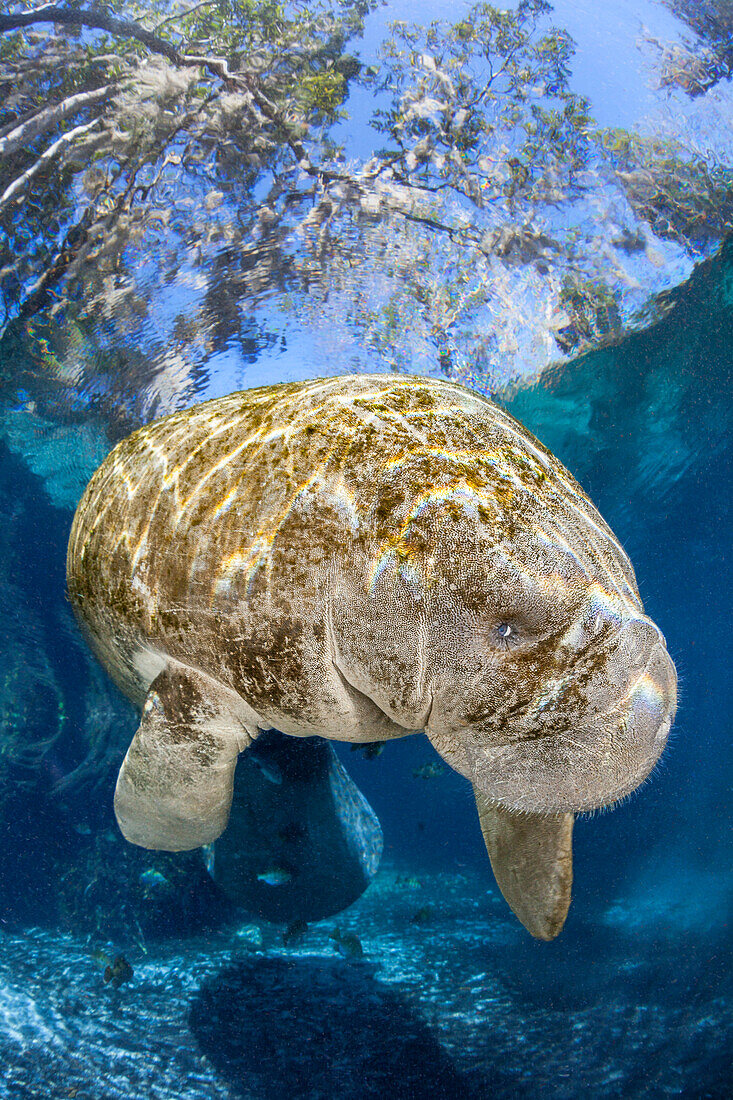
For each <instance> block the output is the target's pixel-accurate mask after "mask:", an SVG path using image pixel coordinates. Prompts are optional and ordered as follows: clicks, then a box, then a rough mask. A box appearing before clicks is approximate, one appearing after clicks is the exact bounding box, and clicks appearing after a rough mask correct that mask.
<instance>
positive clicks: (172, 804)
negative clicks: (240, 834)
mask: <svg viewBox="0 0 733 1100" xmlns="http://www.w3.org/2000/svg"><path fill="white" fill-rule="evenodd" d="M233 698H234V697H233V693H232V692H229V691H228V690H227V689H226V688H225V687H223V685H220V684H218V683H217V682H216V681H215V680H212V679H211V677H209V676H206V675H205V674H203V673H201V672H199V671H197V670H195V669H192V668H188V667H187V666H185V665H181V664H178V663H177V662H171V663H170V664H169V665H168V667H166V668H165V669H164V671H163V672H161V673H160V674H159V675H158V676H156V678H155V679H154V680H153V682H152V684H151V685H150V690H149V691H148V695H147V698H146V700H145V706H144V708H143V715H142V720H141V722H140V725H139V727H138V730H137V733H136V734H135V736H134V737H133V739H132V743H131V744H130V748H129V749H128V750H127V755H126V756H125V759H124V761H123V763H122V767H121V768H120V774H119V776H118V779H117V787H116V790H115V803H114V805H115V814H116V816H117V822H118V824H119V826H120V829H121V830H122V833H123V835H124V837H125V838H126V839H127V840H129V841H131V842H132V843H133V844H139V845H140V846H141V847H143V848H156V849H161V850H163V851H168V852H180V851H186V850H188V849H191V848H199V847H201V846H202V845H204V844H209V843H211V842H212V841H214V840H216V838H217V837H218V836H220V834H221V833H222V832H223V831H224V829H225V827H226V824H227V821H228V819H229V810H230V807H231V803H232V790H233V785H234V769H235V767H236V763H237V756H238V754H239V752H240V750H241V749H242V748H245V747H246V745H247V744H248V743H249V741H250V738H249V736H248V734H247V732H246V730H245V728H244V727H243V725H242V722H241V720H240V719H239V718H238V717H237V715H236V710H235V708H234V707H233V706H232V700H233Z"/></svg>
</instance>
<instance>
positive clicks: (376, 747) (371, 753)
mask: <svg viewBox="0 0 733 1100" xmlns="http://www.w3.org/2000/svg"><path fill="white" fill-rule="evenodd" d="M386 744H387V742H386V741H367V743H366V744H359V743H358V742H356V743H355V744H352V746H351V751H352V752H361V754H362V755H363V757H364V759H365V760H376V759H377V757H378V756H381V755H382V752H383V751H384V746H385V745H386Z"/></svg>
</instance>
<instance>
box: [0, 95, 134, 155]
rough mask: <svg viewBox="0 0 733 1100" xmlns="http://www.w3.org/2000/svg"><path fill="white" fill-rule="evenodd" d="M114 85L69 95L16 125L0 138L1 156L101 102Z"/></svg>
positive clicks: (12, 151) (8, 153)
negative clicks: (70, 116)
mask: <svg viewBox="0 0 733 1100" xmlns="http://www.w3.org/2000/svg"><path fill="white" fill-rule="evenodd" d="M113 87H114V84H105V85H104V87H102V88H95V89H94V91H91V92H79V94H78V95H72V96H69V97H68V99H64V100H63V101H62V102H61V103H55V104H54V105H53V106H52V107H47V108H46V109H45V110H44V111H39V113H38V114H36V115H33V117H32V118H30V119H28V120H27V121H26V122H23V123H22V124H21V125H20V126H16V127H15V129H14V130H11V131H10V133H8V134H7V135H6V136H5V137H3V138H0V157H8V156H10V154H11V153H14V152H15V151H16V150H17V149H20V148H22V147H23V146H24V145H27V144H28V142H31V141H34V140H35V138H37V137H39V136H40V135H41V134H45V133H46V131H47V130H51V129H53V127H54V126H56V125H57V123H59V122H62V121H63V119H65V118H67V117H68V116H69V115H75V114H77V113H78V112H79V111H81V110H82V109H83V108H84V107H89V106H91V104H93V103H97V102H99V100H100V99H104V97H105V96H106V95H107V93H108V92H110V91H111V90H112V88H113Z"/></svg>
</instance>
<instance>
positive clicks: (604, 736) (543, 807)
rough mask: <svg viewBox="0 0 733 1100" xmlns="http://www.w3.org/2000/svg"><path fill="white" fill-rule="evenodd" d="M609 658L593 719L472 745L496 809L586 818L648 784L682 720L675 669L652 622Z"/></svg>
mask: <svg viewBox="0 0 733 1100" xmlns="http://www.w3.org/2000/svg"><path fill="white" fill-rule="evenodd" d="M650 628H651V629H650ZM642 641H643V645H642ZM609 653H610V654H611V658H610V659H609V662H608V667H607V668H605V669H604V670H602V671H600V672H599V673H598V674H597V676H596V677H595V678H594V680H592V681H591V682H590V684H589V685H588V696H589V706H588V714H587V716H586V720H585V721H583V722H581V723H578V724H577V725H574V726H573V727H572V728H567V729H560V730H558V729H557V727H556V726H554V727H553V728H552V729H551V730H550V731H548V732H547V733H544V734H543V733H542V731H541V723H539V726H538V730H537V732H536V734H535V735H534V736H533V735H531V733H530V735H529V736H527V737H522V736H521V735H520V736H519V737H518V738H517V739H512V740H511V741H509V742H508V743H505V744H503V745H499V746H495V747H487V746H480V745H475V744H474V745H466V762H467V764H468V767H469V770H470V774H471V779H472V781H473V783H474V785H475V786H476V787H477V788H478V789H479V790H480V791H482V792H483V793H484V794H485V795H486V796H487V797H488V798H490V799H491V800H492V802H493V803H495V804H496V805H499V806H503V807H504V808H505V809H507V810H511V811H515V812H524V813H532V814H537V813H539V814H558V813H579V812H582V811H586V810H594V809H599V808H600V807H603V806H608V805H610V804H612V803H614V802H617V801H618V800H619V799H621V798H624V797H625V796H626V795H628V794H630V793H631V791H633V790H635V789H636V787H638V786H639V785H640V784H641V783H642V782H643V781H644V780H645V779H646V778H647V776H648V775H649V773H650V772H651V771H652V769H653V768H654V765H655V764H656V762H657V760H658V759H659V757H660V756H661V754H662V751H663V750H664V747H665V744H666V742H667V737H668V735H669V730H670V727H671V725H672V722H673V720H674V716H675V711H676V708H677V675H676V672H675V667H674V664H673V662H672V660H671V658H670V656H669V654H668V653H667V649H666V646H665V644H664V639H663V637H662V635H661V634H660V633H659V631H658V630H657V628H656V627H654V625H653V624H652V623H650V621H649V620H648V619H642V620H633V621H631V622H627V623H626V624H624V626H622V627H621V628H620V630H619V632H618V635H617V637H616V639H615V644H614V645H613V646H609ZM601 701H603V704H604V705H603V706H602V707H601V706H599V704H600V703H601Z"/></svg>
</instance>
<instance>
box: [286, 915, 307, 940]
mask: <svg viewBox="0 0 733 1100" xmlns="http://www.w3.org/2000/svg"><path fill="white" fill-rule="evenodd" d="M307 931H308V925H307V923H306V922H305V921H304V920H294V921H293V922H292V924H289V925H288V926H287V928H286V929H285V931H284V932H283V946H284V947H287V946H288V944H291V943H293V942H294V941H295V940H299V939H302V937H303V936H304V935H305V933H306V932H307Z"/></svg>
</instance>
